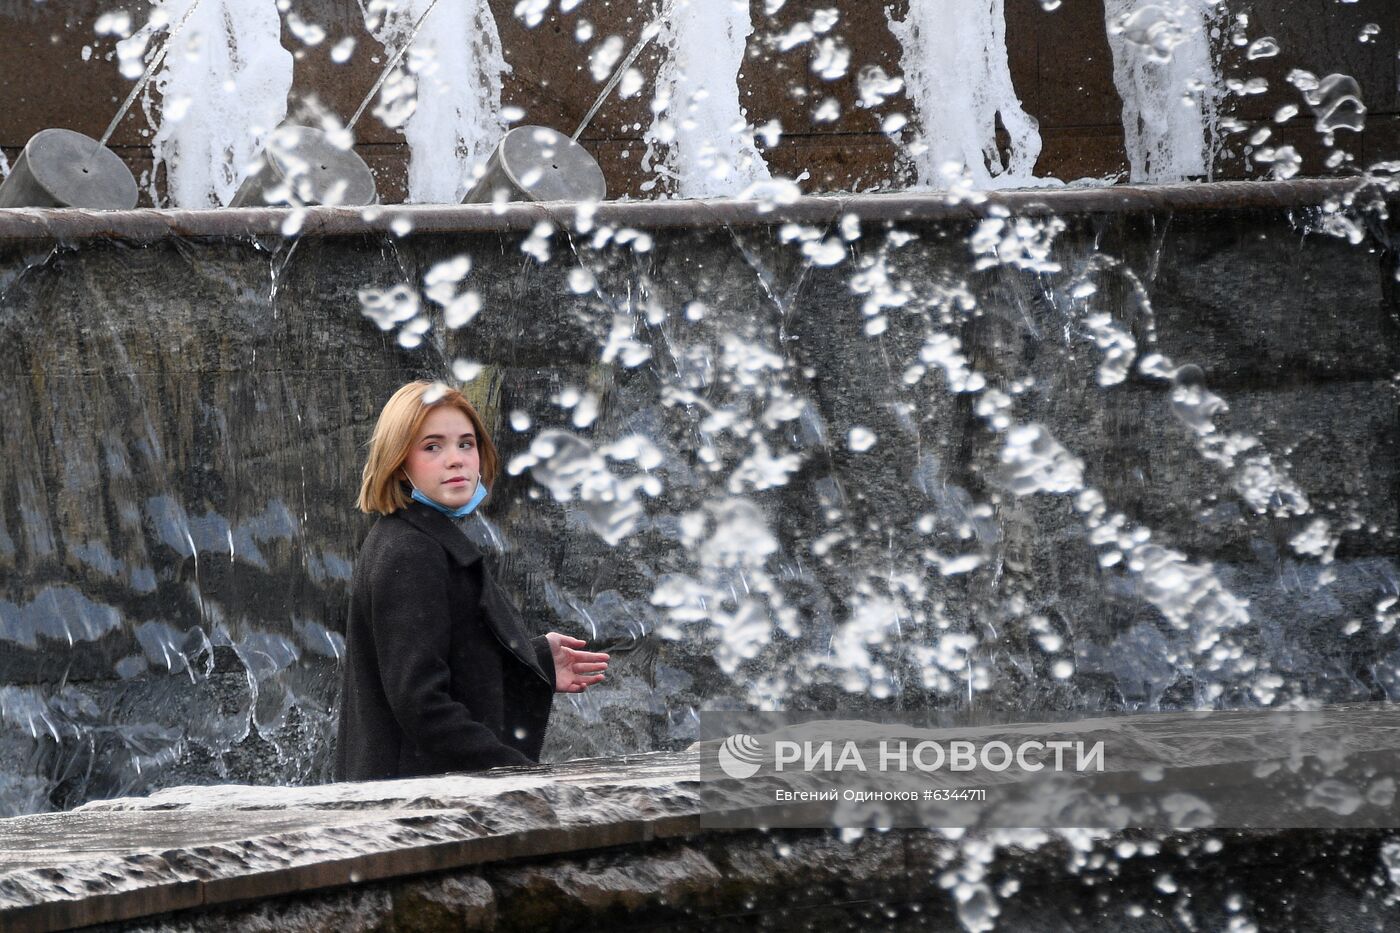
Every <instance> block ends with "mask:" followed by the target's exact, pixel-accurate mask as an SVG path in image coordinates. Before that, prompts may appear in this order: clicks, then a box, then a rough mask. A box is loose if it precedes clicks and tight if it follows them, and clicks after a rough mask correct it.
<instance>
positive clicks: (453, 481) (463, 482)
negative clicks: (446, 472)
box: [445, 479, 467, 486]
mask: <svg viewBox="0 0 1400 933" xmlns="http://www.w3.org/2000/svg"><path fill="white" fill-rule="evenodd" d="M466 482H467V481H466V480H464V479H450V480H448V481H447V483H446V484H445V485H448V486H464V485H466Z"/></svg>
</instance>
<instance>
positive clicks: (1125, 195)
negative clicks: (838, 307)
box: [0, 178, 1400, 242]
mask: <svg viewBox="0 0 1400 933" xmlns="http://www.w3.org/2000/svg"><path fill="white" fill-rule="evenodd" d="M1368 185H1369V186H1372V187H1374V188H1375V190H1376V192H1377V194H1378V195H1381V196H1384V197H1385V199H1386V200H1400V197H1397V195H1396V194H1395V193H1394V192H1391V191H1386V190H1385V189H1384V188H1382V187H1380V186H1379V185H1378V184H1377V181H1376V180H1375V179H1365V178H1342V179H1295V180H1290V181H1272V182H1265V181H1230V182H1208V183H1191V184H1180V185H1122V186H1104V187H1088V188H1056V189H1043V188H1039V189H1030V190H1016V191H998V192H988V193H987V195H986V198H985V200H982V201H980V202H979V203H975V204H973V203H966V202H963V203H949V200H948V197H947V195H945V194H942V193H937V194H935V193H910V192H899V193H892V194H853V195H817V196H811V197H802V198H797V199H795V200H793V201H791V202H789V203H784V204H763V203H760V202H758V201H741V200H737V199H731V198H723V199H715V200H703V201H609V202H603V203H600V204H598V205H596V206H595V207H594V208H593V209H592V210H591V211H589V212H587V213H586V215H585V216H589V217H591V219H592V222H593V224H594V225H609V226H614V227H635V228H641V229H663V228H676V227H691V228H695V229H706V228H717V227H736V226H772V225H774V224H779V223H787V222H798V223H831V222H834V221H836V220H838V219H840V218H841V217H842V216H844V215H846V214H854V215H855V216H856V217H857V218H858V219H860V220H861V221H869V222H885V223H897V222H900V221H915V222H917V221H937V220H968V219H976V218H978V217H983V216H986V215H987V214H988V212H989V211H991V210H993V209H994V208H998V207H999V208H1003V209H1005V210H1007V211H1010V212H1011V213H1013V214H1059V215H1063V216H1070V215H1074V216H1084V215H1096V214H1142V213H1161V212H1165V213H1182V212H1196V211H1223V210H1234V211H1238V210H1251V209H1260V210H1269V209H1273V210H1280V209H1282V210H1287V209H1291V208H1306V207H1318V206H1322V205H1324V204H1325V203H1326V202H1328V201H1330V200H1335V199H1337V198H1341V197H1344V196H1346V195H1348V194H1350V193H1352V192H1355V191H1357V190H1359V189H1361V188H1363V187H1366V186H1368ZM304 211H305V222H304V223H303V225H302V227H301V233H300V235H301V236H312V237H317V236H321V237H329V236H365V235H383V234H390V233H392V228H391V225H393V224H394V223H395V222H396V221H399V220H407V221H408V222H409V223H410V224H411V225H412V232H411V234H409V235H413V234H430V233H469V232H493V231H494V232H515V231H525V230H531V229H533V228H534V227H535V225H536V224H538V223H539V222H540V221H541V220H550V221H552V222H554V223H555V224H557V225H559V226H564V227H570V228H572V227H575V226H577V223H578V215H579V211H580V205H578V204H576V203H573V202H567V201H556V202H541V203H527V202H513V203H511V204H508V205H506V206H505V207H504V208H500V209H498V208H496V207H494V206H493V205H490V204H402V205H380V206H376V207H371V208H360V207H311V208H305V209H304ZM288 213H289V210H288V209H286V208H262V207H258V208H236V209H235V208H223V209H215V210H154V209H150V208H144V209H137V210H130V211H88V210H77V209H61V208H42V209H40V208H11V209H3V210H0V241H12V240H57V241H62V242H72V241H81V240H90V239H92V240H105V239H117V240H139V241H149V240H158V239H165V238H167V237H185V238H215V237H231V236H261V235H273V236H280V235H281V231H282V225H283V223H284V222H285V221H286V219H287V215H288Z"/></svg>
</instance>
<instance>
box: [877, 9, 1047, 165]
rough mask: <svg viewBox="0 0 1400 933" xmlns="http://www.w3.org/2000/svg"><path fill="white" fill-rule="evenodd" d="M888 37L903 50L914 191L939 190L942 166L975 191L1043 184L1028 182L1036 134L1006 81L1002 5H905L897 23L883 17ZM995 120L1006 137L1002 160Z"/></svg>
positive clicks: (1035, 127) (1037, 153)
mask: <svg viewBox="0 0 1400 933" xmlns="http://www.w3.org/2000/svg"><path fill="white" fill-rule="evenodd" d="M890 31H891V32H893V33H894V35H895V38H897V39H898V40H899V43H900V45H901V46H902V48H903V50H904V51H903V54H902V55H901V57H900V65H901V67H902V68H903V69H904V80H905V84H906V86H907V88H908V92H909V96H910V97H911V98H912V99H913V101H914V108H915V110H916V112H917V114H918V121H917V122H918V125H919V128H918V130H917V132H916V133H915V134H914V141H913V143H912V144H911V145H910V146H909V149H908V152H909V155H910V157H911V158H912V160H913V163H914V166H915V168H916V169H917V170H918V183H919V184H920V185H930V186H934V187H939V188H942V187H946V186H947V181H948V179H947V174H948V172H947V169H946V166H947V165H949V164H952V165H956V166H958V167H959V169H965V170H966V171H967V172H969V173H970V174H971V176H972V180H973V183H974V184H975V186H976V187H979V188H1010V187H1018V186H1019V187H1024V186H1030V185H1036V184H1044V183H1045V181H1044V180H1043V179H1036V178H1035V176H1034V169H1035V162H1036V159H1037V158H1039V156H1040V128H1039V126H1038V125H1037V123H1036V121H1035V119H1034V118H1033V117H1031V116H1030V115H1029V114H1027V113H1026V111H1025V110H1024V109H1023V108H1022V107H1021V100H1020V98H1019V97H1018V96H1017V94H1016V89H1015V88H1014V87H1013V86H1012V83H1011V69H1010V65H1009V64H1008V62H1007V54H1006V14H1005V10H1004V7H1003V3H1002V0H992V2H991V3H987V2H985V0H954V2H947V0H911V2H910V4H909V12H908V14H907V15H906V16H905V18H904V19H903V20H902V21H901V20H895V19H893V18H891V19H890ZM951 88H959V89H961V90H960V92H959V93H949V90H950V89H951ZM998 120H1000V121H1001V124H1002V125H1003V126H1005V127H1006V130H1007V132H1008V134H1009V135H1010V137H1011V147H1010V153H1009V157H1008V158H1007V159H1006V160H1005V162H1003V160H1002V154H1001V153H1000V152H999V151H998V149H997V145H996V129H997V121H998Z"/></svg>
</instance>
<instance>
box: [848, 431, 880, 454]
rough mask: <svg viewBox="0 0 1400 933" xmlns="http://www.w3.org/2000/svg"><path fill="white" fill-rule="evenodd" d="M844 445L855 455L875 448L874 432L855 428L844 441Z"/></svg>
mask: <svg viewBox="0 0 1400 933" xmlns="http://www.w3.org/2000/svg"><path fill="white" fill-rule="evenodd" d="M846 445H847V446H848V447H850V448H851V450H854V451H855V452H856V453H862V452H864V451H867V450H869V449H870V448H872V447H874V446H875V432H873V431H871V430H870V429H869V428H864V427H860V426H856V427H854V428H851V433H850V434H849V435H848V437H847V439H846Z"/></svg>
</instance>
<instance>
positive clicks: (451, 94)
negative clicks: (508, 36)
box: [367, 0, 510, 204]
mask: <svg viewBox="0 0 1400 933" xmlns="http://www.w3.org/2000/svg"><path fill="white" fill-rule="evenodd" d="M432 2H433V0H398V2H396V3H393V4H382V3H381V4H370V7H369V10H368V17H367V24H368V26H369V29H370V31H371V32H372V33H373V34H374V37H375V38H376V39H378V40H379V41H380V42H382V43H384V46H385V48H387V49H390V50H394V51H397V50H398V49H399V48H400V47H401V46H402V45H403V44H404V43H405V42H408V41H410V35H411V33H412V31H413V26H414V24H415V23H417V22H418V21H419V19H420V18H421V17H422V16H423V15H424V14H425V13H428V8H429V6H430V5H431V4H432ZM412 42H413V45H412V47H411V48H410V49H409V50H408V54H407V56H406V60H405V61H406V64H405V65H402V66H400V70H398V71H397V72H396V73H395V74H393V75H391V76H390V78H389V80H388V81H387V82H386V83H385V85H384V89H383V91H382V92H381V96H380V103H379V105H378V106H377V107H376V108H375V109H374V111H373V113H374V115H375V116H377V117H378V118H379V119H381V120H382V121H383V122H384V123H385V125H387V126H391V127H394V126H402V127H403V133H404V139H405V140H406V141H407V143H408V148H409V158H408V200H409V201H414V202H419V203H449V204H455V203H457V202H458V201H460V200H461V199H462V195H464V194H465V193H466V191H467V189H469V188H470V187H471V186H472V183H473V182H474V181H475V179H476V177H478V176H479V174H480V170H481V168H482V167H484V165H485V163H486V160H487V158H488V157H489V156H490V154H491V149H492V147H494V146H495V145H496V143H497V142H498V141H499V140H500V137H501V134H502V133H503V132H505V128H506V122H505V119H504V118H503V117H502V115H501V82H502V76H503V75H505V74H506V73H507V72H509V71H510V66H509V65H507V64H506V60H505V58H504V56H503V55H502V52H501V38H500V34H499V33H498V31H497V29H496V20H495V17H494V16H493V15H492V13H491V7H490V5H489V4H488V3H487V2H486V0H438V4H437V7H436V8H435V9H433V10H432V12H431V14H429V16H428V18H427V19H426V20H424V23H423V29H422V31H421V32H420V33H419V34H418V36H417V37H416V38H415V39H413V40H412Z"/></svg>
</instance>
